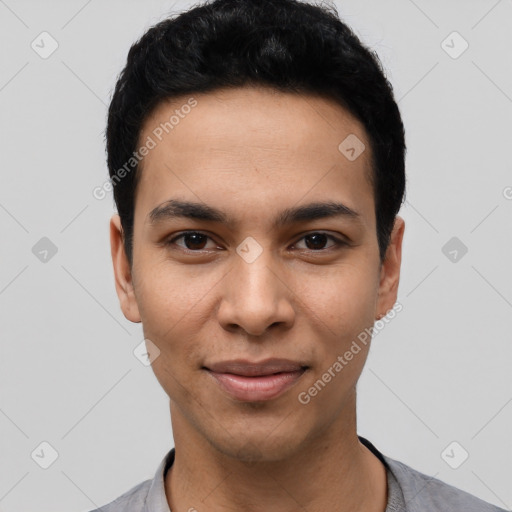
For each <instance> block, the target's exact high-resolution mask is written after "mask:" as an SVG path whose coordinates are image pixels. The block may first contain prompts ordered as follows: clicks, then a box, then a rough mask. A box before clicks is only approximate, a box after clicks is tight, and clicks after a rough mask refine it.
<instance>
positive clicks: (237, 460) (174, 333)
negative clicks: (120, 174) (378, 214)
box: [110, 86, 405, 512]
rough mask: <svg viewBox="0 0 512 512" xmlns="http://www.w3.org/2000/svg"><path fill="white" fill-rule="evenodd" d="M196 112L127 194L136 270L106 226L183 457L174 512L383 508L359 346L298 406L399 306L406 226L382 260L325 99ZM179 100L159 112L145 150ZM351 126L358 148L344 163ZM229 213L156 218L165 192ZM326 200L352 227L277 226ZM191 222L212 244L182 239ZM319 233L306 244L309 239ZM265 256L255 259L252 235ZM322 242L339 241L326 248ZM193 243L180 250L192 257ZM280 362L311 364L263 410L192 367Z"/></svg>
mask: <svg viewBox="0 0 512 512" xmlns="http://www.w3.org/2000/svg"><path fill="white" fill-rule="evenodd" d="M193 96H194V98H195V99H196V100H197V102H198V104H197V106H196V107H194V108H193V109H192V110H191V112H190V113H189V114H188V115H187V116H185V117H184V118H183V119H180V122H179V124H178V125H176V126H175V127H174V129H173V130H172V131H170V132H169V134H168V135H166V136H165V137H164V138H163V140H162V141H161V142H159V143H158V145H157V146H156V147H155V148H154V149H152V150H151V151H150V152H149V153H148V154H147V156H146V157H145V158H144V161H143V163H142V175H141V181H140V183H139V186H138V189H137V194H136V205H135V222H134V251H133V254H134V256H133V266H132V268H130V265H129V264H128V261H127V258H126V254H125V252H124V248H123V244H122V229H121V224H120V219H119V217H118V216H117V215H114V216H113V217H112V219H111V223H110V230H111V231H110V233H111V248H112V258H113V264H114V271H115V280H116V290H117V294H118V297H119V301H120V304H121V308H122V311H123V313H124V315H125V317H126V318H127V319H129V320H130V321H132V322H142V325H143V330H144V336H145V338H147V339H149V340H151V341H152V343H154V344H155V345H156V346H157V347H158V349H159V350H160V354H159V356H158V357H157V358H156V359H155V360H154V361H153V363H152V367H153V371H154V373H155V375H156V377H157V379H158V381H159V382H160V384H161V385H162V387H163V389H164V390H165V392H166V393H167V395H168V396H169V398H170V413H171V421H172V429H173V436H174V441H175V447H176V457H175V462H174V464H173V466H172V467H171V469H170V470H169V472H168V473H167V476H166V479H165V489H166V495H167V499H168V502H169V506H170V508H171V510H172V511H173V512H181V511H187V510H189V509H191V508H192V507H193V508H195V509H196V510H197V511H199V512H200V511H202V510H208V511H211V512H217V511H219V512H220V511H223V512H226V511H228V512H229V511H234V510H237V511H238V510H247V511H252V512H259V511H261V512H263V511H265V512H277V511H279V512H287V511H290V512H291V511H304V510H307V511H308V512H317V511H318V512H320V511H325V510H337V511H347V512H348V511H351V512H353V511H359V510H361V511H362V510H365V511H367V512H374V511H375V512H377V511H379V512H383V511H384V510H385V508H386V502H387V491H386V473H385V468H384V466H383V465H382V463H381V462H380V461H379V460H378V459H377V458H376V457H375V456H374V455H373V454H372V453H371V452H370V451H369V450H368V449H367V448H366V447H364V446H363V445H362V444H361V443H360V442H359V440H358V438H357V429H356V384H357V381H358V379H359V376H360V374H361V371H362V369H363V366H364V363H365V361H366V357H367V353H368V349H369V345H370V344H368V345H367V346H364V345H362V350H361V351H360V352H359V353H358V354H357V355H355V356H354V358H353V359H352V360H351V361H350V362H349V363H348V364H347V365H346V366H345V367H344V368H343V370H342V371H341V372H339V373H338V374H337V375H336V377H335V378H333V379H332V381H331V382H330V383H328V384H327V385H326V386H325V387H324V388H323V389H322V391H321V392H319V393H318V394H317V396H315V397H313V398H312V399H311V401H310V402H309V403H308V404H302V403H300V402H299V400H298V398H297V397H298V395H299V393H300V392H303V391H307V390H308V389H309V388H310V387H311V386H312V385H313V384H314V383H315V382H316V381H317V380H318V379H319V378H321V376H322V374H323V373H324V372H326V371H327V369H328V368H329V367H331V366H332V365H333V363H334V362H335V361H336V359H337V357H338V356H339V355H343V354H344V353H345V352H346V351H347V350H348V349H349V347H350V345H351V343H352V341H353V340H356V339H357V335H358V334H359V333H361V332H362V331H364V329H365V328H370V327H371V326H373V324H374V321H375V319H376V318H377V317H379V315H384V314H385V313H386V312H387V311H389V310H390V309H391V308H392V307H393V305H394V304H395V302H396V300H397V290H398V284H399V276H400V263H401V251H402V238H403V233H404V227H405V224H404V221H403V219H402V218H401V217H399V216H397V217H396V221H395V226H394V229H393V233H392V237H391V243H390V245H389V247H388V250H387V253H386V258H385V261H384V262H383V264H382V265H381V264H380V261H379V250H378V244H377V235H376V218H375V212H374V197H373V191H372V188H371V185H370V183H369V181H368V175H369V172H371V167H370V152H371V148H370V142H369V140H368V137H367V135H366V132H365V130H364V127H363V125H362V124H361V123H360V122H359V121H358V120H357V119H355V118H354V117H353V116H351V115H350V114H349V113H348V112H347V111H346V110H345V109H344V108H342V107H341V106H340V105H338V104H337V103H334V102H333V101H331V100H328V99H324V98H321V97H318V96H313V95H295V94H291V93H281V92H277V91H275V90H272V89H268V88H258V87H253V86H251V87H244V88H235V89H223V90H217V91H215V92H210V93H204V94H195V95H193ZM187 99H188V96H187V97H183V98H182V99H176V98H175V99H174V100H173V101H172V102H171V101H166V102H162V103H160V104H159V105H158V106H157V108H156V109H155V110H154V111H153V113H152V114H151V116H150V117H149V118H148V119H147V120H146V122H145V124H144V126H143V130H142V132H141V137H140V140H141V141H144V140H146V137H147V136H148V135H151V133H152V131H153V130H154V128H155V127H157V126H158V125H159V123H161V122H165V121H166V120H168V119H169V117H170V116H171V115H172V114H173V113H174V110H175V109H176V108H180V106H182V105H184V104H185V103H186V101H187ZM349 134H355V135H356V136H357V137H358V138H359V139H360V140H361V141H363V142H364V144H365V146H366V150H365V151H364V152H363V153H362V154H361V155H360V156H359V157H358V158H357V159H356V160H354V161H349V160H348V159H347V158H346V157H345V156H344V155H342V154H341V152H340V151H339V150H338V145H339V144H340V142H341V141H343V140H344V139H345V138H346V137H347V136H348V135H349ZM171 198H174V199H181V200H190V201H196V202H200V203H203V204H207V205H210V206H212V207H215V208H218V209H221V210H223V211H224V212H225V213H226V215H228V216H229V217H230V218H231V219H232V220H233V225H231V226H229V227H228V226H227V225H225V224H222V223H219V222H212V221H204V220H194V219H188V218H175V219H167V220H164V221H162V222H160V223H158V224H152V223H151V222H150V221H149V213H150V212H151V211H152V210H153V209H154V208H155V207H157V206H159V205H161V204H163V203H165V202H166V201H168V200H169V199H171ZM325 201H336V202H342V203H344V204H345V205H346V206H348V207H350V208H352V209H354V210H356V211H357V212H358V213H359V214H360V217H359V219H360V220H359V222H357V221H354V220H351V219H349V218H346V217H330V218H322V219H315V220H306V221H301V222H299V223H296V224H293V225H288V226H284V227H279V228H274V227H273V224H272V221H273V219H274V218H275V217H276V216H277V215H278V213H280V212H281V211H282V210H284V209H285V208H291V207H295V206H299V205H305V204H309V203H311V202H325ZM186 230H197V231H200V232H201V233H204V234H205V235H207V236H206V237H199V238H190V237H181V238H179V239H177V240H175V241H174V242H172V243H170V244H169V245H165V243H164V242H166V241H169V240H171V239H173V238H174V237H177V236H179V235H180V234H182V233H183V231H186ZM318 232H320V233H324V234H327V235H329V236H328V237H326V238H323V237H321V236H320V238H319V239H318V237H317V238H316V239H315V237H313V239H312V238H311V236H308V235H312V234H314V233H318ZM249 236H250V237H253V238H254V239H255V240H256V241H257V243H258V244H259V245H260V246H261V248H262V253H261V254H260V255H259V257H258V258H257V259H256V260H255V261H253V262H251V263H248V262H247V261H246V260H244V259H243V258H242V257H241V256H239V254H238V253H237V252H236V249H237V247H238V246H239V245H240V244H241V243H242V241H243V240H244V239H246V238H247V237H249ZM330 236H333V237H336V238H338V239H341V240H345V241H347V243H348V245H346V246H339V247H337V246H336V243H335V240H334V239H331V238H330ZM187 248H188V251H187ZM269 357H281V358H287V359H291V360H293V361H301V362H304V363H305V364H307V365H308V366H309V368H308V370H307V371H306V372H305V373H304V374H303V375H302V377H301V378H300V379H299V381H298V382H297V383H296V384H295V385H294V386H293V387H292V388H290V389H288V390H287V391H285V393H284V394H282V395H280V396H278V397H277V398H275V399H271V400H268V401H265V402H242V401H238V400H235V399H234V398H232V397H230V396H229V395H227V394H226V393H225V392H223V390H222V389H221V388H220V387H219V386H218V385H217V384H216V382H215V381H214V379H212V378H211V375H209V374H208V373H207V372H206V371H205V370H204V369H202V367H203V366H207V364H208V363H210V364H211V363H212V362H217V361H225V360H230V359H235V358H243V359H249V360H253V361H261V360H263V359H267V358H269Z"/></svg>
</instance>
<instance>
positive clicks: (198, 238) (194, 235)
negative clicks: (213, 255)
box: [166, 231, 210, 251]
mask: <svg viewBox="0 0 512 512" xmlns="http://www.w3.org/2000/svg"><path fill="white" fill-rule="evenodd" d="M181 238H182V239H183V241H184V245H182V244H176V245H178V246H179V247H182V248H184V249H188V250H189V251H201V250H204V249H205V248H206V247H205V244H206V243H207V240H208V239H209V238H210V237H209V236H207V235H205V234H204V233H199V232H197V231H188V232H186V233H182V234H181V235H178V236H176V237H174V238H172V239H171V240H169V241H168V242H166V244H167V245H173V244H175V243H176V240H179V239H181Z"/></svg>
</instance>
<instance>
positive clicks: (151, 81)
mask: <svg viewBox="0 0 512 512" xmlns="http://www.w3.org/2000/svg"><path fill="white" fill-rule="evenodd" d="M247 85H258V86H262V85H263V86H269V87H272V88H274V89H277V90H279V91H284V92H294V93H301V94H314V95H321V96H323V97H326V98H329V99H332V100H334V101H336V102H337V103H338V104H340V105H341V106H342V107H344V108H345V109H347V110H348V111H349V112H350V113H351V114H352V115H353V116H355V117H356V118H357V119H358V120H359V121H360V122H361V123H362V124H363V125H364V127H365V130H366V132H367V135H368V137H369V140H370V146H371V155H372V158H371V160H372V176H371V184H372V188H373V192H374V198H375V215H376V222H377V240H378V245H379V254H380V261H381V263H382V261H383V260H384V257H385V253H386V250H387V247H388V245H389V242H390V235H391V232H392V229H393V225H394V221H395V217H396V215H397V213H398V211H399V210H400V207H401V204H402V201H403V200H404V197H405V152H406V145H405V133H404V127H403V124H402V119H401V116H400V112H399V109H398V105H397V103H396V102H395V100H394V97H393V89H392V86H391V84H390V83H389V81H388V80H387V78H386V76H385V74H384V71H383V69H382V65H381V63H380V60H379V57H378V55H377V54H376V53H375V52H374V51H372V50H370V49H368V48H367V47H365V46H364V45H363V44H362V43H361V42H360V40H359V39H358V38H357V36H356V35H355V34H354V33H353V32H352V30H351V29H350V28H349V27H348V26H347V25H345V24H344V23H343V22H342V21H341V20H340V18H339V15H338V13H337V11H336V8H335V7H334V6H332V5H328V6H326V5H315V4H311V3H306V2H301V1H297V0H214V1H212V2H204V3H202V4H198V5H196V6H194V7H193V8H191V9H190V10H188V11H185V12H182V13H180V14H179V15H177V16H174V17H169V18H168V19H165V20H163V21H161V22H159V23H157V24H156V25H154V26H153V27H151V28H150V29H149V30H148V31H147V32H146V33H145V34H144V35H143V36H142V37H141V38H140V39H139V40H138V41H137V42H136V43H135V44H134V45H133V46H132V47H131V48H130V51H129V53H128V58H127V62H126V66H125V67H124V69H123V70H122V72H121V73H120V75H119V77H118V80H117V83H116V87H115V90H114V93H113V96H112V101H111V103H110V106H109V111H108V121H107V129H106V150H107V162H108V168H109V175H110V181H111V182H112V185H113V189H114V199H115V203H116V206H117V211H118V213H119V216H120V218H121V225H122V230H123V240H124V248H125V251H126V255H127V258H128V261H129V263H130V265H132V263H133V223H134V210H135V193H136V189H137V183H138V182H139V179H140V171H141V169H140V168H139V167H140V166H139V165H138V159H136V158H134V155H135V152H136V150H137V147H138V144H139V137H140V134H141V131H142V128H143V124H144V121H145V120H146V119H147V117H148V116H149V114H150V113H151V112H152V111H153V110H154V109H155V108H156V107H157V106H158V105H159V104H160V103H161V102H162V101H164V100H168V99H172V98H175V97H178V96H183V95H187V94H193V93H204V92H211V91H214V90H216V89H221V88H226V87H242V86H247ZM340 142H341V141H340ZM128 162H129V166H127V163H128ZM122 169H124V172H120V171H121V170H122ZM130 171H131V172H130Z"/></svg>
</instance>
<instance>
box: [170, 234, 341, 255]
mask: <svg viewBox="0 0 512 512" xmlns="http://www.w3.org/2000/svg"><path fill="white" fill-rule="evenodd" d="M187 235H203V236H206V237H207V238H209V239H210V240H212V238H211V237H210V236H209V235H207V234H206V233H202V232H201V231H184V232H182V233H180V234H179V235H177V236H175V237H173V238H171V239H169V240H167V241H165V242H164V244H165V245H166V246H171V245H174V244H175V242H176V240H179V239H180V238H183V237H185V236H187ZM311 235H325V236H326V237H327V238H330V239H331V240H332V241H333V242H334V243H335V245H334V246H331V247H327V248H326V249H318V250H314V249H300V250H302V251H307V252H310V253H322V252H326V251H329V250H332V249H339V248H341V247H346V246H348V245H349V244H348V243H347V242H345V241H343V240H341V239H339V238H337V237H335V236H333V235H328V234H327V233H324V232H322V231H312V232H310V233H307V234H306V235H304V236H302V237H301V238H299V239H298V240H297V242H295V243H298V242H300V241H301V240H303V239H304V238H306V237H307V236H311ZM294 245H295V244H294ZM178 247H180V249H181V250H183V251H184V252H185V253H189V254H190V253H192V254H198V253H202V252H205V251H209V250H210V249H198V250H193V249H188V248H186V247H181V246H178Z"/></svg>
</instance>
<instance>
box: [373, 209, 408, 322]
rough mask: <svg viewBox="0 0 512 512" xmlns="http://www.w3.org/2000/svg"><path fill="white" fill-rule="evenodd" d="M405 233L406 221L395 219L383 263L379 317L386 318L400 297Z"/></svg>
mask: <svg viewBox="0 0 512 512" xmlns="http://www.w3.org/2000/svg"><path fill="white" fill-rule="evenodd" d="M404 231H405V221H404V219H402V217H400V216H398V215H397V216H396V217H395V224H394V226H393V231H392V233H391V238H390V242H389V246H388V248H387V251H386V257H385V259H384V261H383V263H382V267H381V271H380V282H379V296H378V300H377V313H378V316H381V317H382V316H385V315H386V314H387V312H388V311H389V310H390V309H391V308H392V307H393V306H394V304H395V303H396V299H397V296H398V284H399V282H400V266H401V263H402V241H403V236H404Z"/></svg>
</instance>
